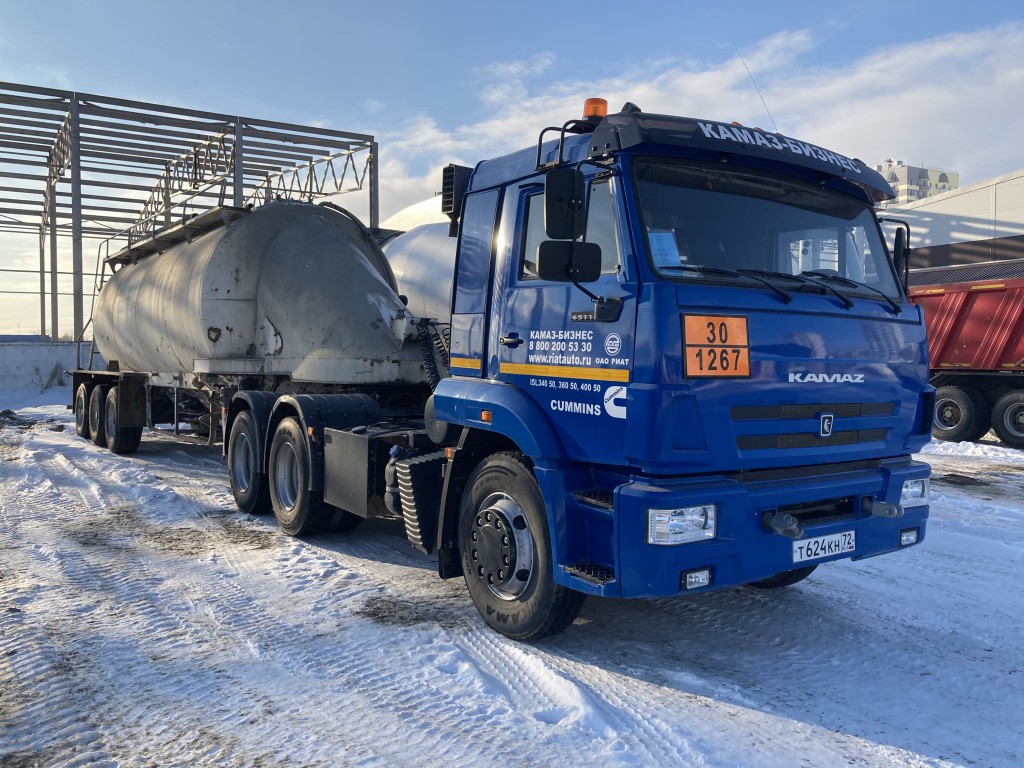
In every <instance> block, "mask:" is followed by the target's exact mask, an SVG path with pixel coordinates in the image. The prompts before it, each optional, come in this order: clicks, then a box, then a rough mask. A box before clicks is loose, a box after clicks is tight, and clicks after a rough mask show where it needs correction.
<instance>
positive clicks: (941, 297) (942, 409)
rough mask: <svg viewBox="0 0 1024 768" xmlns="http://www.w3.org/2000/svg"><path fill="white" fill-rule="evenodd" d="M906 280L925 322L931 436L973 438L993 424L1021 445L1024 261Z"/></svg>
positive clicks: (915, 273) (915, 274) (926, 272)
mask: <svg viewBox="0 0 1024 768" xmlns="http://www.w3.org/2000/svg"><path fill="white" fill-rule="evenodd" d="M910 283H911V291H910V296H911V300H912V301H914V302H916V303H917V304H920V305H921V307H922V308H923V309H924V314H925V323H926V325H927V327H928V352H929V356H930V358H931V380H932V384H933V385H934V386H935V387H936V389H937V392H936V398H935V418H934V424H933V429H932V434H933V435H934V436H935V437H937V438H939V439H942V440H977V439H979V438H980V437H982V436H983V435H984V434H986V433H987V432H988V431H989V429H992V430H994V431H995V433H996V435H998V436H999V439H1000V440H1002V441H1003V442H1004V443H1005V444H1007V445H1010V446H1013V447H1015V448H1024V259H1013V260H1007V261H994V262H987V263H980V264H964V265H960V266H950V267H935V268H929V269H915V270H911V272H910Z"/></svg>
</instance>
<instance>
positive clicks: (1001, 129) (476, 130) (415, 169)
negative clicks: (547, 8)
mask: <svg viewBox="0 0 1024 768" xmlns="http://www.w3.org/2000/svg"><path fill="white" fill-rule="evenodd" d="M815 46H816V43H815V40H814V38H813V36H812V35H811V34H810V33H809V32H807V31H803V30H797V31H792V32H783V33H779V34H775V35H772V36H771V37H768V38H766V39H765V40H763V41H761V42H760V44H758V45H757V46H754V47H753V48H752V49H751V50H749V51H746V52H745V53H744V59H745V61H746V64H747V66H748V67H749V68H750V70H751V72H752V74H753V77H754V80H755V81H756V82H757V86H758V88H759V89H760V91H761V93H762V94H763V96H764V98H765V101H766V102H767V105H768V109H769V110H770V111H771V114H772V116H773V117H774V118H775V122H776V123H777V125H778V129H779V130H781V131H782V132H784V133H787V134H790V135H794V136H798V137H800V138H802V139H805V140H808V141H812V142H814V143H817V144H822V145H824V146H827V147H830V148H833V149H835V150H837V151H839V152H842V153H843V154H847V155H851V156H856V157H860V158H862V159H863V160H864V161H865V162H867V163H869V164H873V163H875V162H881V161H882V160H883V159H885V158H887V157H898V158H902V159H905V160H907V161H908V162H913V163H919V162H924V163H926V164H927V165H930V166H935V167H941V168H947V169H949V170H955V171H959V172H960V174H961V181H962V183H964V184H969V183H973V182H976V181H981V180H984V179H986V178H990V177H992V176H996V175H999V174H1002V173H1006V172H1009V171H1011V170H1015V169H1017V168H1019V167H1021V166H1024V152H1022V150H1021V142H1020V139H1019V137H1018V136H1017V131H1016V126H1018V125H1020V124H1021V123H1022V118H1024V59H1022V58H1021V56H1020V51H1021V50H1024V26H1021V25H1019V24H1012V25H1004V26H1000V27H995V28H992V29H987V30H981V31H976V32H967V33H962V34H955V35H946V36H943V37H938V38H933V39H929V40H922V41H917V42H912V43H907V44H903V45H898V46H892V47H888V48H884V49H879V50H875V51H870V52H867V53H865V54H864V55H861V56H859V57H851V58H850V59H849V60H848V61H847V62H846V63H845V64H843V65H840V66H818V65H816V64H815V57H816V54H817V53H818V51H817V50H816V47H815ZM830 53H831V52H830ZM830 58H832V57H831V56H830ZM554 64H555V58H554V56H553V54H549V53H544V54H539V55H538V56H535V57H533V58H530V59H526V60H523V61H517V62H508V63H502V64H495V65H491V66H489V67H484V68H481V69H480V70H478V74H480V75H482V76H483V77H484V81H485V82H484V83H483V84H482V86H481V87H482V92H481V94H480V101H481V103H482V104H483V105H484V107H485V108H487V109H488V110H489V111H490V114H489V115H488V116H485V117H484V118H482V119H480V120H477V121H476V122H473V123H463V124H459V125H455V126H445V125H442V124H441V123H439V122H438V120H437V119H436V118H435V117H433V116H430V115H421V116H419V117H418V118H416V119H415V120H413V121H410V122H409V123H407V124H405V125H402V126H400V128H399V129H398V130H393V131H388V132H386V133H384V134H383V135H381V136H379V140H380V143H381V151H382V155H383V159H384V169H383V171H382V173H381V193H382V194H381V201H382V204H381V208H382V213H383V214H384V215H385V216H386V215H388V213H390V212H394V211H396V210H398V208H400V207H402V206H403V205H404V204H406V203H408V202H410V200H409V199H408V195H410V194H411V193H412V192H413V191H414V190H419V189H422V190H428V191H430V192H433V191H435V190H436V189H437V188H438V187H439V186H440V176H439V175H435V176H432V175H429V174H435V173H436V171H437V169H438V168H440V167H441V166H443V165H445V164H446V163H448V162H458V161H459V160H460V159H461V160H462V161H463V162H465V161H468V163H467V164H472V163H473V162H476V161H477V160H480V159H484V158H488V157H492V156H495V155H499V154H503V153H507V152H510V151H513V150H515V149H519V148H521V147H525V146H529V145H531V144H532V143H533V142H535V141H536V138H537V135H538V134H539V132H540V129H541V128H543V127H545V126H548V125H561V124H562V123H563V122H565V120H567V119H570V118H572V117H576V116H578V114H579V112H580V109H581V108H582V105H583V100H584V99H585V98H586V97H588V96H603V97H604V98H607V99H608V102H609V107H610V108H611V109H613V110H615V109H618V108H619V107H620V106H621V105H622V104H623V103H624V102H626V101H632V102H634V103H636V104H638V105H640V106H641V107H642V108H643V109H644V110H645V111H647V112H662V113H669V114H679V115H689V116H693V117H707V118H713V119H719V120H727V121H731V120H737V121H739V122H742V123H745V124H748V125H759V126H761V127H764V128H770V127H771V122H770V120H769V117H768V115H767V114H766V112H765V108H764V106H763V105H762V103H761V99H760V98H759V96H758V94H757V91H756V90H755V89H754V87H753V85H752V84H751V80H750V77H749V76H748V74H747V71H746V68H745V67H744V65H743V62H742V61H740V59H739V58H738V57H737V56H735V55H732V56H730V57H728V58H726V59H724V60H722V61H716V62H709V61H695V60H689V59H657V60H648V61H642V62H637V63H634V64H631V65H630V66H628V67H626V68H623V69H622V70H621V71H619V72H618V73H617V74H615V75H613V76H606V77H603V78H595V79H590V80H587V79H572V78H562V79H555V80H549V81H548V82H540V79H539V78H535V77H534V76H535V75H537V74H542V73H550V71H551V69H552V68H553V66H554ZM531 78H534V79H531ZM495 88H498V89H499V90H501V89H504V90H503V91H502V93H503V94H504V95H503V97H502V98H501V99H497V98H495V97H494V96H493V94H494V93H495V90H494V89H495ZM426 168H430V171H429V172H425V170H424V169H426ZM403 171H404V174H405V175H402V174H403ZM391 172H394V173H395V174H398V175H391ZM410 173H411V174H412V175H411V176H410V175H408V174H410ZM420 174H422V175H420ZM392 189H396V190H397V192H394V193H393V192H392V191H391V190H392Z"/></svg>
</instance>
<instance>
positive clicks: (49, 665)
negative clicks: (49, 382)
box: [0, 431, 113, 765]
mask: <svg viewBox="0 0 1024 768" xmlns="http://www.w3.org/2000/svg"><path fill="white" fill-rule="evenodd" d="M23 442H24V440H23V438H22V439H14V440H11V439H10V438H8V437H7V435H6V431H5V445H6V446H8V447H11V446H16V447H17V448H18V449H19V450H18V451H17V453H18V457H19V459H18V460H15V461H9V462H5V463H4V465H3V468H2V471H0V545H2V547H3V550H2V553H3V558H2V568H3V570H2V571H0V573H2V575H3V578H2V580H0V590H2V595H0V735H2V737H3V738H2V739H0V744H2V745H3V746H2V747H0V762H2V763H3V764H5V765H7V764H10V765H38V764H47V765H53V764H62V763H65V762H68V761H70V760H72V759H73V758H76V757H77V758H81V757H83V756H85V757H87V758H88V760H89V762H90V764H95V765H112V764H113V763H112V762H111V761H110V756H109V754H108V753H107V750H106V748H105V745H104V741H103V738H102V735H101V733H100V731H99V729H98V728H97V727H96V725H95V723H92V722H91V721H90V719H89V717H88V716H87V714H86V713H87V712H88V711H89V709H88V708H86V707H83V706H82V701H83V698H85V697H86V696H87V695H88V692H87V691H86V690H84V689H83V688H82V686H81V685H80V684H79V683H78V682H77V681H76V680H75V678H74V676H73V674H71V672H72V665H71V663H70V662H69V660H68V658H67V657H66V656H65V655H64V654H63V653H62V652H61V650H60V649H59V648H57V647H55V645H54V643H53V642H52V638H51V637H50V636H49V635H48V633H46V632H45V631H44V630H43V629H41V628H40V626H39V617H40V614H42V613H43V611H44V610H45V607H46V603H47V602H48V600H49V593H50V592H51V591H53V590H54V589H56V588H58V587H59V579H54V578H51V579H44V578H39V577H40V576H41V574H40V573H39V570H40V569H39V567H38V561H40V560H42V561H43V562H44V564H45V565H44V569H43V570H49V569H50V568H52V567H53V565H54V564H55V563H57V562H58V556H57V553H55V552H53V551H50V550H49V549H48V548H47V547H44V546H40V545H39V544H36V543H35V542H33V541H32V540H31V538H30V537H25V536H22V535H20V534H21V531H20V530H19V528H20V526H19V525H18V523H17V520H18V517H19V515H18V509H17V508H16V507H20V506H21V504H22V503H23V501H22V500H23V498H24V496H26V495H27V496H28V498H29V499H30V500H31V501H32V502H35V503H38V504H40V505H41V508H42V509H43V510H46V509H55V508H57V506H58V504H57V501H59V499H60V491H59V489H58V488H56V487H55V486H53V485H52V484H50V483H46V482H45V481H44V478H43V477H42V476H41V475H40V473H38V472H33V471H32V470H33V467H32V465H31V464H29V463H27V462H26V461H24V458H23V457H24V456H25V451H24V447H23ZM40 481H43V482H40ZM15 489H17V490H15Z"/></svg>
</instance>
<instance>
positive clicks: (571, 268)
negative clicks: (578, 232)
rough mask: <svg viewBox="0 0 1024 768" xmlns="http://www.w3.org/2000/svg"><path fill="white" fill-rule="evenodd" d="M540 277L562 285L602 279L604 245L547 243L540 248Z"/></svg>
mask: <svg viewBox="0 0 1024 768" xmlns="http://www.w3.org/2000/svg"><path fill="white" fill-rule="evenodd" d="M537 276H538V277H539V278H540V279H541V280H551V281H553V282H559V283H592V282H594V281H595V280H597V279H598V278H599V277H600V276H601V246H599V245H597V244H595V243H580V242H575V241H573V240H545V241H544V242H542V243H541V244H540V247H539V248H538V249H537Z"/></svg>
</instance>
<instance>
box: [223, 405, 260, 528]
mask: <svg viewBox="0 0 1024 768" xmlns="http://www.w3.org/2000/svg"><path fill="white" fill-rule="evenodd" d="M258 445H259V442H258V431H257V427H256V419H255V418H253V415H252V413H251V412H249V411H242V412H241V413H240V414H238V416H237V417H236V418H235V420H234V422H233V423H232V424H231V436H230V437H229V438H228V481H229V483H230V485H231V495H232V496H234V497H235V504H237V505H238V508H239V509H240V510H241V511H242V512H245V513H246V514H249V515H265V514H267V513H268V512H269V511H270V489H269V487H268V485H269V484H268V481H267V475H266V473H264V472H262V471H261V470H262V466H261V463H260V457H259V456H258V455H257V453H256V447H257V446H258Z"/></svg>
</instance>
